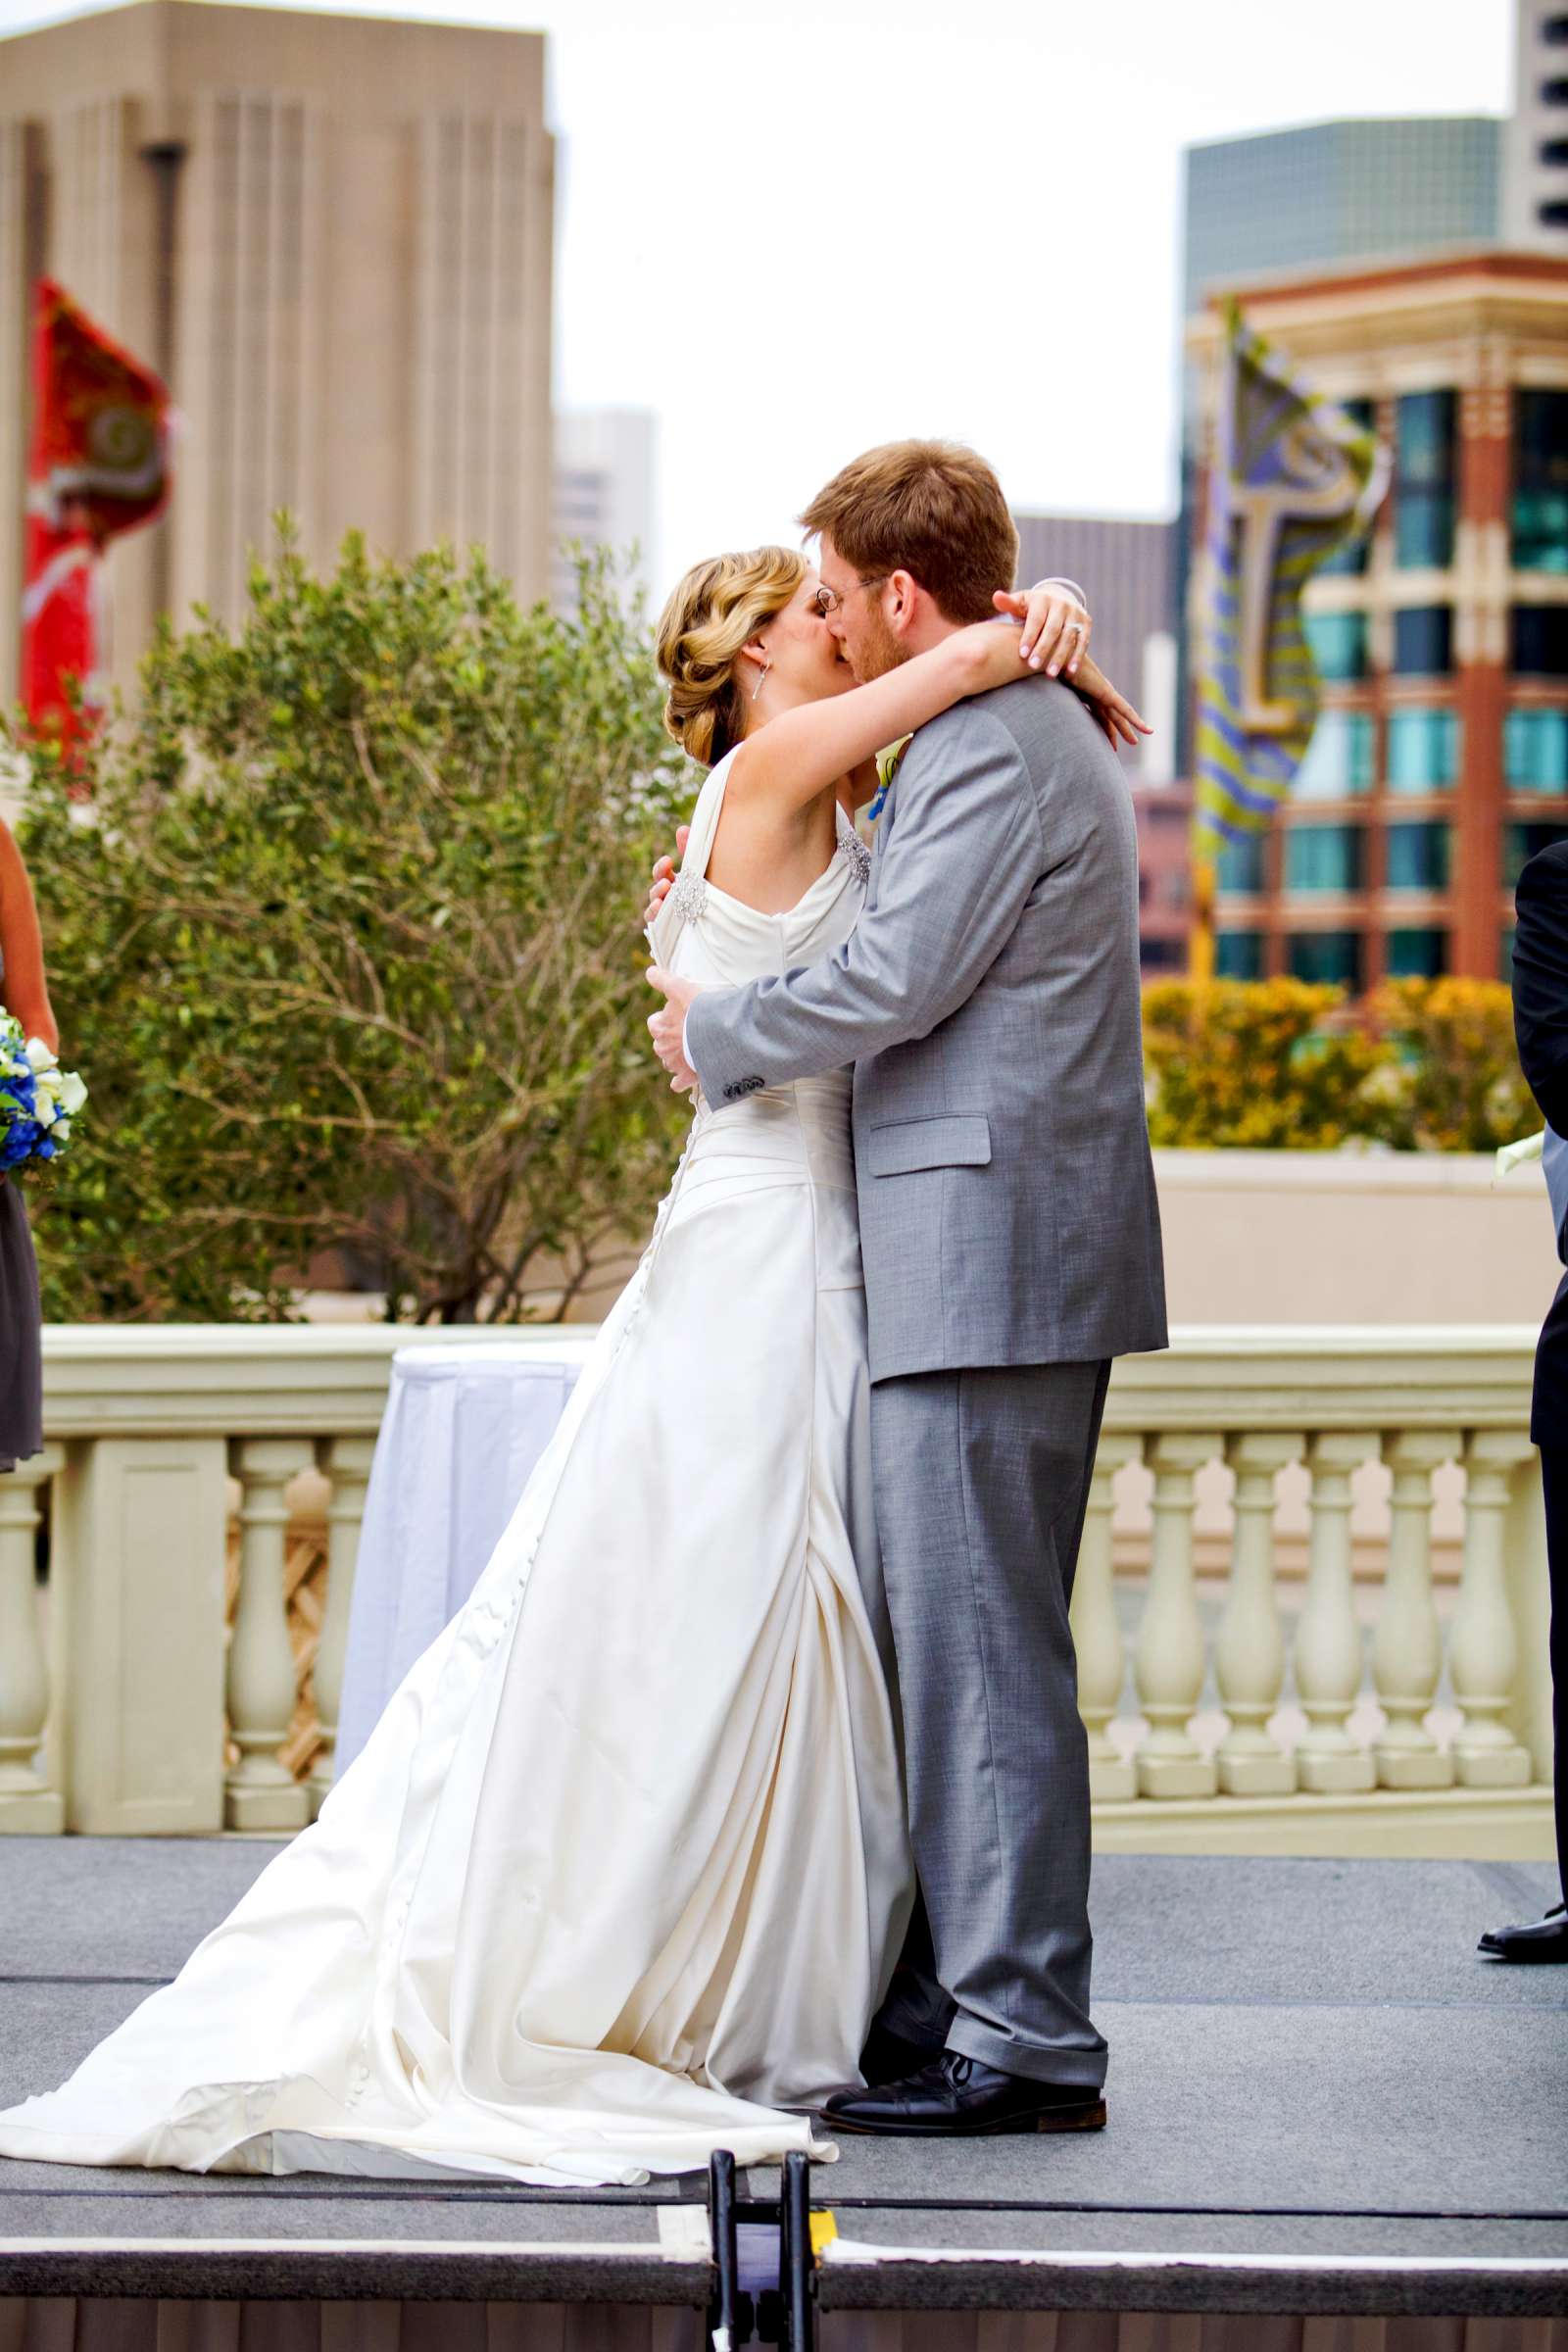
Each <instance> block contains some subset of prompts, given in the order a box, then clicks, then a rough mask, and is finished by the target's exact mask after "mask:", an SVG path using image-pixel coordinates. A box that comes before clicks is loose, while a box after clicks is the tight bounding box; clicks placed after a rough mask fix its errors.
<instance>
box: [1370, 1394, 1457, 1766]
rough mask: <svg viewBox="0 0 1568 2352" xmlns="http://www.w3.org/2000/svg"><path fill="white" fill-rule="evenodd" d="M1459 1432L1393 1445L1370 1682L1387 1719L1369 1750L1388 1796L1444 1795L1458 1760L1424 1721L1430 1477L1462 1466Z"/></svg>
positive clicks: (1439, 1654)
mask: <svg viewBox="0 0 1568 2352" xmlns="http://www.w3.org/2000/svg"><path fill="white" fill-rule="evenodd" d="M1463 1444H1464V1441H1463V1439H1462V1438H1461V1437H1460V1435H1459V1433H1458V1431H1457V1430H1440V1429H1407V1430H1401V1431H1399V1432H1397V1434H1396V1435H1395V1436H1394V1437H1392V1438H1391V1439H1390V1441H1389V1444H1388V1447H1387V1449H1386V1456H1385V1458H1386V1459H1387V1461H1388V1464H1389V1467H1390V1469H1391V1470H1392V1471H1393V1473H1394V1487H1393V1492H1392V1494H1391V1495H1390V1498H1389V1567H1388V1575H1387V1579H1386V1581H1385V1584H1384V1588H1383V1608H1382V1611H1381V1613H1380V1615H1379V1617H1378V1626H1377V1632H1376V1634H1375V1635H1374V1636H1373V1639H1372V1679H1373V1681H1374V1683H1375V1684H1376V1685H1377V1693H1378V1698H1379V1701H1380V1702H1381V1704H1382V1707H1383V1711H1384V1713H1385V1715H1386V1716H1387V1717H1388V1721H1387V1723H1386V1724H1385V1725H1384V1728H1383V1730H1382V1731H1381V1732H1380V1733H1379V1734H1378V1736H1377V1738H1376V1739H1375V1740H1373V1742H1372V1754H1373V1759H1374V1761H1375V1763H1376V1765H1377V1776H1378V1785H1379V1787H1380V1788H1384V1789H1446V1788H1449V1787H1450V1786H1451V1785H1452V1781H1453V1759H1452V1757H1451V1756H1446V1755H1445V1754H1444V1752H1443V1750H1442V1748H1440V1747H1439V1745H1438V1743H1437V1741H1436V1740H1434V1738H1433V1737H1432V1734H1431V1733H1430V1732H1429V1731H1428V1730H1427V1728H1426V1725H1425V1723H1424V1722H1423V1721H1422V1717H1423V1716H1424V1715H1425V1714H1426V1712H1427V1709H1428V1708H1429V1707H1430V1706H1431V1704H1432V1702H1433V1700H1434V1698H1435V1697H1436V1696H1437V1690H1438V1678H1439V1676H1440V1675H1441V1674H1442V1672H1443V1636H1442V1633H1441V1632H1440V1630H1439V1627H1438V1612H1437V1608H1436V1606H1435V1604H1434V1601H1433V1598H1432V1473H1433V1471H1434V1470H1437V1469H1440V1468H1441V1467H1442V1465H1443V1464H1444V1463H1445V1462H1451V1461H1457V1459H1458V1458H1459V1454H1460V1452H1461V1450H1462V1447H1463Z"/></svg>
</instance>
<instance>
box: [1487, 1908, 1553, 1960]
mask: <svg viewBox="0 0 1568 2352" xmlns="http://www.w3.org/2000/svg"><path fill="white" fill-rule="evenodd" d="M1476 1950H1477V1951H1478V1952H1485V1953H1486V1954H1487V1955H1488V1957H1489V1958H1490V1959H1493V1960H1532V1961H1540V1960H1568V1908H1565V1906H1564V1905H1563V1904H1561V1903H1559V1904H1558V1905H1557V1907H1556V1909H1555V1910H1554V1911H1548V1912H1547V1913H1546V1916H1545V1918H1544V1919H1538V1920H1537V1921H1536V1922H1535V1923H1534V1925H1533V1926H1531V1927H1528V1928H1497V1929H1495V1931H1494V1932H1493V1933H1492V1934H1490V1935H1487V1936H1482V1938H1481V1941H1480V1942H1479V1943H1478V1944H1477V1945H1476Z"/></svg>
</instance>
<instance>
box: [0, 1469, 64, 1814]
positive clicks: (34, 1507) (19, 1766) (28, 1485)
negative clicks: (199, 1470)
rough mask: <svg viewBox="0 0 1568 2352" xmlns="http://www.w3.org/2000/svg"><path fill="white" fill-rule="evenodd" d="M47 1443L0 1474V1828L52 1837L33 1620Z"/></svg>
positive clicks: (45, 1686)
mask: <svg viewBox="0 0 1568 2352" xmlns="http://www.w3.org/2000/svg"><path fill="white" fill-rule="evenodd" d="M60 1463H61V1455H60V1453H59V1451H58V1450H57V1449H56V1448H54V1447H51V1448H49V1450H48V1451H47V1452H44V1453H40V1454H35V1455H34V1456H33V1458H32V1460H31V1461H28V1462H21V1463H19V1464H18V1466H17V1468H16V1469H15V1470H13V1471H11V1472H10V1473H9V1474H8V1475H7V1476H5V1477H0V1832H7V1831H11V1832H25V1833H30V1834H31V1835H33V1836H35V1837H36V1836H46V1837H47V1836H58V1835H59V1833H60V1832H61V1831H62V1830H63V1829H64V1828H65V1826H66V1800H65V1798H64V1796H63V1795H62V1794H61V1792H60V1790H59V1789H51V1788H50V1786H49V1784H48V1782H47V1781H46V1780H45V1779H44V1776H43V1773H42V1772H41V1771H40V1769H39V1749H40V1747H41V1745H42V1742H43V1734H44V1725H45V1723H46V1722H47V1720H48V1716H49V1669H48V1666H47V1663H46V1661H45V1656H44V1645H43V1635H42V1632H41V1630H40V1628H39V1624H38V1594H37V1589H36V1583H35V1566H34V1563H35V1558H36V1545H37V1535H38V1525H39V1521H40V1519H41V1517H42V1514H41V1512H40V1510H39V1508H38V1491H39V1489H40V1488H41V1487H43V1486H45V1485H46V1484H47V1483H48V1481H49V1480H50V1479H51V1478H53V1476H54V1474H55V1472H56V1471H57V1470H58V1469H59V1467H60Z"/></svg>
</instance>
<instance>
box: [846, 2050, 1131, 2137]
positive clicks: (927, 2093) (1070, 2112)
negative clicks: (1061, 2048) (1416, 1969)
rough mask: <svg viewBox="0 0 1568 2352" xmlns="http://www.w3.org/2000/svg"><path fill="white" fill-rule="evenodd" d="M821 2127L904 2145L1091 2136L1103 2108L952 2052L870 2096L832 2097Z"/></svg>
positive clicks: (1084, 2095)
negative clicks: (1029, 2134)
mask: <svg viewBox="0 0 1568 2352" xmlns="http://www.w3.org/2000/svg"><path fill="white" fill-rule="evenodd" d="M822 2120H823V2122H824V2123H826V2124H827V2125H829V2126H830V2127H831V2128H832V2129H833V2130H834V2131H885V2132H889V2133H898V2134H899V2135H900V2136H902V2137H908V2138H912V2139H935V2138H939V2137H945V2138H958V2137H962V2136H965V2135H974V2134H978V2133H980V2132H983V2131H1101V2130H1102V2129H1103V2125H1104V2121H1105V2102H1104V2099H1103V2096H1102V2094H1101V2093H1100V2092H1099V2091H1098V2090H1094V2089H1092V2088H1091V2087H1090V2085H1089V2084H1088V2083H1086V2082H1035V2081H1033V2080H1032V2078H1030V2077H1029V2076H1027V2075H1005V2074H1003V2073H1002V2071H1001V2070H1000V2068H998V2067H995V2066H982V2065H981V2063H980V2061H979V2059H978V2058H966V2057H965V2056H964V2055H963V2053H962V2051H960V2050H944V2051H943V2053H942V2055H941V2057H940V2058H933V2059H932V2061H931V2063H930V2065H929V2066H922V2067H921V2068H920V2070H919V2072H918V2073H917V2074H913V2075H906V2076H904V2077H903V2079H902V2080H901V2081H899V2082H885V2083H883V2084H881V2085H880V2087H879V2088H877V2089H874V2090H836V2091H834V2093H833V2095H832V2097H831V2098H829V2099H828V2100H826V2101H825V2103H824V2105H823V2108H822Z"/></svg>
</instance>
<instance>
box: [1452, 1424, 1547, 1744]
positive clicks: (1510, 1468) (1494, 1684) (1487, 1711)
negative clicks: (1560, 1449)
mask: <svg viewBox="0 0 1568 2352" xmlns="http://www.w3.org/2000/svg"><path fill="white" fill-rule="evenodd" d="M1529 1452H1530V1441H1529V1439H1528V1438H1527V1437H1526V1436H1525V1434H1524V1432H1523V1431H1522V1430H1518V1431H1515V1430H1503V1429H1495V1430H1480V1431H1478V1432H1477V1433H1476V1435H1475V1436H1474V1437H1473V1438H1472V1439H1471V1440H1470V1443H1469V1445H1468V1446H1467V1447H1466V1448H1465V1457H1464V1471H1465V1494H1464V1504H1465V1508H1464V1567H1463V1569H1462V1571H1461V1573H1460V1578H1459V1605H1458V1607H1457V1609H1456V1610H1455V1611H1454V1617H1453V1630H1452V1632H1451V1634H1450V1635H1449V1638H1448V1673H1449V1676H1450V1678H1451V1680H1452V1683H1453V1695H1454V1697H1455V1698H1456V1699H1457V1700H1458V1702H1459V1705H1460V1706H1461V1707H1462V1708H1463V1709H1464V1721H1463V1723H1462V1724H1461V1725H1460V1727H1459V1729H1458V1731H1457V1732H1456V1733H1455V1734H1454V1737H1453V1761H1454V1768H1455V1770H1456V1771H1457V1773H1458V1776H1459V1780H1460V1783H1461V1785H1462V1786H1463V1787H1464V1788H1466V1789H1517V1788H1521V1787H1523V1786H1524V1784H1525V1783H1526V1782H1527V1781H1528V1780H1529V1779H1530V1775H1531V1764H1530V1757H1529V1754H1528V1752H1527V1750H1526V1749H1524V1748H1523V1747H1521V1746H1520V1744H1519V1742H1518V1740H1515V1738H1514V1736H1513V1734H1512V1733H1511V1732H1510V1731H1509V1730H1508V1728H1507V1726H1506V1725H1505V1724H1504V1723H1503V1721H1502V1717H1503V1716H1504V1714H1506V1712H1507V1711H1508V1708H1509V1707H1510V1705H1511V1703H1512V1700H1513V1685H1514V1676H1515V1674H1516V1673H1517V1671H1518V1666H1519V1644H1518V1642H1517V1640H1516V1638H1515V1635H1514V1629H1513V1612H1512V1611H1511V1609H1510V1608H1509V1606H1508V1589H1507V1585H1506V1582H1505V1580H1504V1574H1503V1550H1502V1546H1503V1520H1504V1514H1505V1513H1506V1511H1507V1508H1508V1497H1509V1490H1510V1488H1511V1485H1512V1482H1513V1473H1514V1471H1515V1470H1516V1469H1517V1467H1518V1465H1519V1464H1520V1463H1521V1462H1522V1461H1524V1460H1525V1459H1526V1457H1527V1455H1528V1454H1529Z"/></svg>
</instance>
